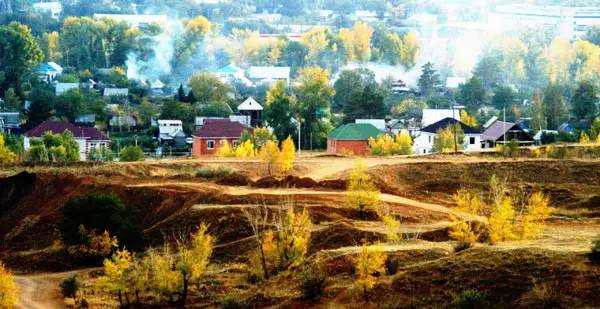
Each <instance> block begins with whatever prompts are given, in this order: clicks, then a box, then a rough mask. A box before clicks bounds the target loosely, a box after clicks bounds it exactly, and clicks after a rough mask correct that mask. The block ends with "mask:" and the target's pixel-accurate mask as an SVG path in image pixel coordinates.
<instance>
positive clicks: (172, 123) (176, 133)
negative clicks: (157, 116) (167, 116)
mask: <svg viewBox="0 0 600 309" xmlns="http://www.w3.org/2000/svg"><path fill="white" fill-rule="evenodd" d="M157 122H158V140H159V142H160V143H165V142H167V143H170V142H173V143H175V144H182V143H185V138H186V137H187V136H186V134H185V132H183V122H182V121H181V120H158V121H157Z"/></svg>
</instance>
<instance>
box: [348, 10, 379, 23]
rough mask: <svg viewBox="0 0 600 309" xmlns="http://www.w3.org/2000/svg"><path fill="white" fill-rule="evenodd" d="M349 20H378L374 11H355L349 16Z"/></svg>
mask: <svg viewBox="0 0 600 309" xmlns="http://www.w3.org/2000/svg"><path fill="white" fill-rule="evenodd" d="M351 19H352V20H354V21H359V20H360V21H364V22H375V21H378V20H379V17H378V16H377V12H376V11H364V10H357V11H354V13H353V14H352V15H351Z"/></svg>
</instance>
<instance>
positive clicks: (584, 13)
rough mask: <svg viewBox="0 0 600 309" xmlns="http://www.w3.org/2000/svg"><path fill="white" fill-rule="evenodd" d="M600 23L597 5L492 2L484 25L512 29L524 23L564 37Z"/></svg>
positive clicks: (506, 29) (581, 32) (495, 28)
mask: <svg viewBox="0 0 600 309" xmlns="http://www.w3.org/2000/svg"><path fill="white" fill-rule="evenodd" d="M597 25H600V7H574V6H573V7H571V6H549V5H547V6H542V5H531V4H528V3H519V4H507V5H499V6H496V11H495V12H493V13H490V14H489V15H488V27H489V28H490V29H493V30H499V31H507V32H510V31H514V30H519V29H522V28H524V27H535V28H538V27H542V28H546V29H550V30H556V31H557V33H558V35H560V36H562V37H563V38H565V39H568V40H575V39H578V38H579V37H581V36H583V35H584V34H585V33H586V32H587V31H588V30H590V29H592V28H593V27H594V26H597Z"/></svg>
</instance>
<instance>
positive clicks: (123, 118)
mask: <svg viewBox="0 0 600 309" xmlns="http://www.w3.org/2000/svg"><path fill="white" fill-rule="evenodd" d="M137 123H138V122H137V119H136V118H135V117H134V116H131V115H129V116H127V115H114V116H111V117H110V119H109V120H108V127H109V128H110V129H111V130H115V129H117V128H118V129H123V128H127V129H131V128H135V127H136V126H137Z"/></svg>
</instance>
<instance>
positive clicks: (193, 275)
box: [175, 224, 213, 308]
mask: <svg viewBox="0 0 600 309" xmlns="http://www.w3.org/2000/svg"><path fill="white" fill-rule="evenodd" d="M212 250H213V238H212V236H211V235H210V234H208V227H207V226H206V225H205V224H202V225H201V226H200V228H199V229H198V231H197V232H196V233H194V234H193V235H192V238H191V240H190V241H189V244H187V243H185V242H182V243H179V246H178V249H177V251H178V254H177V256H178V260H177V262H176V264H175V265H176V269H177V270H178V271H179V274H178V275H179V278H180V279H179V282H180V291H178V292H179V293H180V300H179V304H180V306H182V308H183V307H185V305H186V302H187V296H188V291H189V283H190V282H191V281H192V282H198V281H199V280H200V278H202V276H203V275H204V273H205V271H206V267H207V266H208V262H209V259H210V256H211V255H212Z"/></svg>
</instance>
